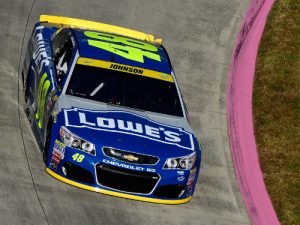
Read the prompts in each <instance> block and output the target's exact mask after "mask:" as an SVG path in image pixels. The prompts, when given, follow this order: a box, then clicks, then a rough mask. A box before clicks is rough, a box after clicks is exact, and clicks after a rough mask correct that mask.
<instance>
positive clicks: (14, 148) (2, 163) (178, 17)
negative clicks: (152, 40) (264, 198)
mask: <svg viewBox="0 0 300 225" xmlns="http://www.w3.org/2000/svg"><path fill="white" fill-rule="evenodd" d="M0 6H1V7H0V39H1V40H0V50H1V51H0V59H1V60H0V143H1V147H0V224H3V225H10V224H13V225H15V224H38V225H43V224H51V225H52V224H53V225H54V224H73V225H76V224H85V225H89V224H90V225H95V224H124V225H125V224H155V225H159V224H172V225H176V224H186V225H188V224H199V225H229V224H242V225H243V224H250V221H249V219H248V215H247V213H246V211H245V207H244V204H243V202H242V200H241V197H240V193H239V190H238V187H237V185H236V181H235V175H234V171H233V166H232V162H231V155H230V151H229V145H228V138H227V125H226V109H225V107H226V102H225V100H226V84H227V73H228V64H229V62H230V58H231V51H232V48H233V43H234V39H235V37H236V35H237V32H238V29H239V25H240V23H241V21H242V17H243V15H244V12H245V10H246V8H247V6H248V0H213V1H212V0H189V1H180V0H172V1H164V0H161V1H158V0H153V1H138V0H127V1H121V0H119V1H117V0H110V1H109V0H102V1H97V0H90V1H84V0H81V1H77V0H76V1H75V0H64V1H61V0H60V1H58V0H52V1H32V0H10V1H7V0H1V1H0ZM40 14H54V15H62V16H69V17H78V18H82V19H89V20H95V21H99V22H100V21H101V22H104V23H110V24H114V25H118V26H124V27H128V28H132V29H137V30H140V31H144V32H147V33H150V34H155V35H156V36H158V37H162V38H163V39H164V42H163V43H164V45H165V47H166V48H167V49H168V52H169V54H170V58H171V60H172V62H173V66H174V69H175V72H176V75H177V78H178V81H179V85H180V87H181V89H182V92H183V96H184V99H185V101H186V103H187V107H188V109H189V114H190V117H191V123H192V126H193V127H194V129H195V130H196V132H197V134H198V139H199V140H200V141H201V143H202V147H203V164H202V167H201V174H200V177H199V180H198V184H197V187H196V191H195V194H194V198H193V200H192V201H191V202H190V203H187V204H184V205H176V206H168V205H157V204H151V203H143V202H137V201H132V200H126V199H121V198H116V197H110V196H106V195H101V194H97V193H93V192H88V191H84V190H81V189H78V188H75V187H72V186H69V185H67V184H64V183H61V182H59V181H57V180H55V179H53V178H52V177H50V176H49V175H47V174H46V172H45V171H44V165H43V162H42V154H41V153H40V151H39V149H38V148H37V145H36V143H35V140H34V138H33V135H32V132H31V129H30V127H29V124H28V122H27V120H26V118H25V114H24V111H23V105H24V100H23V97H22V94H23V93H22V89H21V87H20V89H19V91H18V84H19V83H18V70H19V62H20V59H21V61H22V60H23V59H22V58H23V55H22V53H23V54H24V51H25V47H26V45H27V42H28V38H29V36H30V33H31V30H32V27H33V24H34V23H35V22H36V21H38V18H39V15H40ZM27 23H28V24H27ZM27 25H28V26H27ZM23 41H24V45H23ZM22 46H23V49H22ZM18 109H20V110H18Z"/></svg>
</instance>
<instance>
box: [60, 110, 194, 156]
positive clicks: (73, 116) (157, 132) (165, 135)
mask: <svg viewBox="0 0 300 225" xmlns="http://www.w3.org/2000/svg"><path fill="white" fill-rule="evenodd" d="M64 115H65V121H66V126H69V127H76V128H84V127H88V128H91V129H94V130H99V131H105V132H116V133H122V134H127V135H133V136H137V137H142V138H147V139H150V140H153V141H157V142H162V143H166V144H171V145H177V146H179V147H181V148H185V149H189V150H194V142H193V136H192V134H191V133H188V132H186V131H185V130H184V129H182V128H178V127H172V126H168V125H165V124H160V123H157V122H155V121H151V120H149V119H147V118H144V117H142V116H139V115H136V114H133V113H129V112H123V111H89V110H84V109H77V108H73V109H68V110H64Z"/></svg>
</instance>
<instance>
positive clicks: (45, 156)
mask: <svg viewBox="0 0 300 225" xmlns="http://www.w3.org/2000/svg"><path fill="white" fill-rule="evenodd" d="M51 128H52V127H51V126H50V127H49V128H48V129H47V134H46V140H45V145H44V149H43V161H44V163H45V164H46V163H47V161H48V152H49V147H50V140H51V130H52V129H51Z"/></svg>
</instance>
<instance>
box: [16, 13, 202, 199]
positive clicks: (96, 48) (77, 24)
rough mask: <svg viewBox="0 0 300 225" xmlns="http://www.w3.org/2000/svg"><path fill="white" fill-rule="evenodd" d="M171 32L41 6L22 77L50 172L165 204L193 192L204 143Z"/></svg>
mask: <svg viewBox="0 0 300 225" xmlns="http://www.w3.org/2000/svg"><path fill="white" fill-rule="evenodd" d="M161 42H162V41H161V39H154V37H153V36H152V35H149V34H145V33H142V32H138V31H134V30H130V29H126V28H122V27H117V26H113V25H107V24H103V23H97V22H93V21H87V20H81V19H74V18H66V17H58V16H49V15H41V16H40V21H39V22H38V23H36V24H35V26H34V29H33V32H32V35H31V38H30V40H29V43H28V47H27V51H26V55H25V59H24V66H23V69H22V79H23V86H24V93H25V94H24V95H25V102H26V108H25V112H26V115H27V117H28V120H29V121H30V124H31V126H32V130H33V133H34V135H35V137H36V140H37V143H38V145H39V146H40V148H41V150H42V152H43V159H44V161H45V164H46V171H47V172H48V173H49V174H50V175H51V176H53V177H54V178H56V179H58V180H61V181H63V182H65V183H68V184H71V185H73V186H76V187H79V188H83V189H87V190H90V191H95V192H100V193H104V194H108V195H113V196H118V197H123V198H129V199H135V200H141V201H147V202H154V203H164V204H180V203H185V202H188V201H189V200H190V199H191V198H192V194H193V192H194V189H195V185H196V181H197V177H198V173H199V169H200V161H201V149H200V146H199V144H198V142H197V140H196V138H195V135H194V133H193V130H192V128H191V126H190V125H189V122H188V119H187V112H186V109H185V106H184V103H183V99H182V96H181V94H180V92H179V88H178V86H177V82H176V79H175V75H174V72H173V69H172V66H171V63H170V60H169V57H168V54H167V52H166V50H165V49H164V47H163V46H162V44H161Z"/></svg>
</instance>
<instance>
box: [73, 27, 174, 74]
mask: <svg viewBox="0 0 300 225" xmlns="http://www.w3.org/2000/svg"><path fill="white" fill-rule="evenodd" d="M73 32H74V34H75V36H76V39H77V41H78V44H79V48H80V55H81V56H82V57H85V58H93V59H100V60H104V61H108V62H111V61H112V59H113V61H114V62H116V63H120V64H125V65H130V66H136V67H141V68H145V69H150V70H155V71H159V72H163V73H167V74H170V73H171V71H172V68H171V65H170V63H169V58H168V55H167V53H166V51H165V50H164V48H163V47H162V46H157V48H158V51H157V52H155V54H158V55H160V58H161V61H160V62H159V61H155V60H152V59H149V58H147V57H144V63H139V62H136V61H133V60H129V59H126V58H123V57H121V56H119V55H116V54H112V53H111V52H108V51H105V50H102V49H100V48H96V47H93V46H90V45H89V44H88V42H87V41H88V39H92V38H89V37H87V36H86V35H84V31H82V30H76V29H73ZM92 40H97V39H92ZM104 42H105V41H104ZM118 45H124V44H122V43H118ZM143 51H144V50H143ZM112 56H113V57H112Z"/></svg>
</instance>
